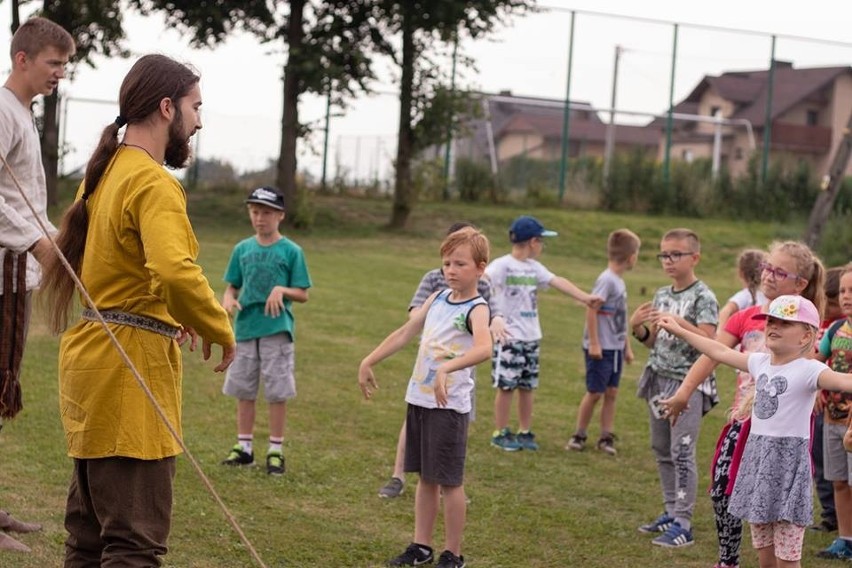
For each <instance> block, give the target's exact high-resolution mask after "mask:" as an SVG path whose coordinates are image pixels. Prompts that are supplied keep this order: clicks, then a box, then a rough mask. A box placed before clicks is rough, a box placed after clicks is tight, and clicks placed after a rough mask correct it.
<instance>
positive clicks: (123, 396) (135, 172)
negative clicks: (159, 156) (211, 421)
mask: <svg viewBox="0 0 852 568" xmlns="http://www.w3.org/2000/svg"><path fill="white" fill-rule="evenodd" d="M87 207H88V212H89V230H88V234H87V236H86V251H85V255H84V258H83V265H82V269H81V279H82V281H83V284H85V286H86V288H87V289H88V291H89V294H90V295H91V296H92V299H93V301H94V303H95V306H97V307H98V308H99V309H100V310H120V311H124V312H130V313H133V314H138V315H143V316H147V317H150V318H154V319H157V320H159V321H161V322H164V323H167V324H170V325H173V326H175V327H177V326H179V325H183V326H186V327H192V328H194V329H195V330H196V332H198V334H199V336H200V337H203V338H205V339H207V340H208V341H210V342H213V343H217V344H224V345H230V344H233V343H234V336H233V332H232V330H231V326H230V322H229V320H228V316H227V313H226V312H225V310H224V309H222V307H221V305H220V304H219V302H218V301H217V300H216V298H215V295H214V293H213V290H212V289H211V288H210V284H209V283H208V282H207V279H206V278H205V277H204V275H203V274H202V271H201V267H200V266H198V265H197V264H196V262H195V259H196V257H197V255H198V241H197V240H196V238H195V235H194V233H193V231H192V227H191V226H190V223H189V219H188V217H187V214H186V196H185V194H184V192H183V188H181V186H180V184H179V183H178V182H177V180H175V179H174V178H173V177H172V176H171V175H170V174H169V173H168V172H166V171H165V170H164V169H163V168H162V166H160V165H159V164H157V163H155V162H154V161H153V160H152V159H151V158H150V157H149V156H148V155H147V154H146V153H145V152H143V151H141V150H137V149H135V148H127V147H124V146H122V147H120V148H119V150H118V151H117V152H116V155H115V157H114V158H113V161H112V163H111V164H110V165H109V166H108V167H107V170H106V172H105V174H104V176H103V178H101V182H100V184H99V185H98V188H97V189H96V190H95V193H94V194H93V195H92V196H91V197H89V200H88V204H87ZM108 325H109V326H110V329H112V330H113V332H114V333H115V334H116V336H117V338H118V340H119V342H120V343H121V345H122V346H123V347H124V349H125V350H126V351H127V353H128V355H129V356H130V359H131V360H132V361H133V363H134V364H135V366H136V368H137V369H138V371H139V373H140V374H141V375H142V377H143V378H144V379H145V381H146V384H147V385H148V386H149V388H150V389H151V391H152V392H153V393H154V396H155V397H156V399H157V401H158V402H159V404H160V406H161V407H162V408H163V410H164V411H165V414H166V416H167V417H168V419H169V421H170V422H171V423H172V425H174V426H175V428H176V430H177V432H178V433H180V432H181V380H182V364H181V352H180V349H179V347H178V345H177V342H175V341H174V340H172V339H170V338H168V337H166V336H164V335H160V334H157V333H154V332H151V331H145V330H142V329H139V328H134V327H129V326H126V325H119V324H112V323H111V324H108ZM59 406H60V413H61V417H62V425H63V427H64V429H65V436H66V438H67V441H68V455H69V456H71V457H74V458H82V459H91V458H101V457H108V456H123V457H131V458H137V459H146V460H149V459H160V458H164V457H169V456H174V455H177V454H178V453H180V447H179V446H178V444H177V442H175V440H174V438H173V437H172V435H171V434H170V433H169V431H168V430H167V428H166V427H165V425H164V424H163V423H162V420H161V419H160V418H159V416H158V415H157V414H156V411H155V410H154V408H153V405H152V404H151V403H150V401H149V400H148V399H147V397H146V396H145V394H144V393H143V391H142V389H141V388H140V386H139V385H138V384H137V382H136V379H134V377H133V375H132V374H131V372H130V371H129V370H128V369H127V368H126V366H125V364H124V362H123V361H122V359H121V357H120V355H119V354H118V351H117V350H116V349H115V347H114V346H113V345H112V343H111V342H110V340H109V338H108V337H107V335H106V333H105V332H104V330H103V329H102V328H101V325H100V323H97V322H88V321H82V320H81V321H80V322H78V323H77V324H76V325H74V326H73V327H72V328H70V329H69V330H68V331H67V332H66V333H65V334H64V335H63V337H62V341H61V345H60V350H59Z"/></svg>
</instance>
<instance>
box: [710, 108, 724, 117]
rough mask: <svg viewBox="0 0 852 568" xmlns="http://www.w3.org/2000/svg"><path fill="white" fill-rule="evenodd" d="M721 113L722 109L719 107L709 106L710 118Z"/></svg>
mask: <svg viewBox="0 0 852 568" xmlns="http://www.w3.org/2000/svg"><path fill="white" fill-rule="evenodd" d="M721 111H722V107H720V106H711V107H710V116H716V113H717V112H721Z"/></svg>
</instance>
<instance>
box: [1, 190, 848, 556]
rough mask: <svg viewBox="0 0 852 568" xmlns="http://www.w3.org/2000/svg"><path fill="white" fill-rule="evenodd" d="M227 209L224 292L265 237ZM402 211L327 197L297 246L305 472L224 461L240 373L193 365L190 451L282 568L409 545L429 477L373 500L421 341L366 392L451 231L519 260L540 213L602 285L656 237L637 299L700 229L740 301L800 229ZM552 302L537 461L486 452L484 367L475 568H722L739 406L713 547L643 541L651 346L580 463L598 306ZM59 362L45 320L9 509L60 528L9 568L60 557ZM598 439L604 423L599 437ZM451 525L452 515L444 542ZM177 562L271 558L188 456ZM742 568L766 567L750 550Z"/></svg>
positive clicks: (708, 421) (433, 208)
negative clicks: (487, 240) (470, 229)
mask: <svg viewBox="0 0 852 568" xmlns="http://www.w3.org/2000/svg"><path fill="white" fill-rule="evenodd" d="M228 199H229V197H227V196H225V197H218V198H215V199H214V198H209V196H208V199H204V200H201V199H199V198H194V199H193V202H192V204H191V208H192V211H193V212H194V224H195V226H196V230H197V232H198V234H199V240H200V241H201V251H202V253H201V258H200V261H201V263H202V265H203V266H204V268H205V270H206V272H207V275H208V277H209V278H210V280H211V282H212V283H213V285H214V286H215V287H216V288H217V290H218V291H220V292H221V289H222V283H221V275H222V273H223V272H224V267H225V263H226V262H227V259H228V255H229V253H230V250H231V248H232V246H233V245H234V244H235V243H236V241H237V240H239V239H240V238H244V237H245V236H248V235H249V234H250V233H251V228H250V226H249V224H248V221H247V219H246V218H245V215H244V213H243V210H242V208H241V207H240V205H239V201H238V200H237V199H236V197H233V196H231V197H230V199H231V202H232V203H231V204H230V205H228V206H223V205H222V203H225V202H227V201H228ZM234 203H236V205H234ZM389 207H390V204H389V203H388V202H385V201H366V200H348V201H347V200H341V199H321V200H318V201H317V202H316V204H315V213H316V221H317V223H316V227H315V228H314V230H313V231H311V232H309V233H296V234H295V235H293V238H294V239H295V240H296V241H297V242H298V243H300V244H301V245H302V246H303V248H304V249H305V252H306V255H307V259H308V265H309V268H310V270H311V275H312V277H313V281H314V288H313V289H312V290H311V296H310V302H308V303H307V304H305V305H299V306H297V307H296V319H297V325H298V328H297V346H298V347H297V384H298V389H299V396H298V398H297V399H296V400H295V401H294V402H293V403H292V404H291V405H290V407H289V409H290V410H289V420H288V432H287V438H286V443H285V453H286V456H287V468H288V472H287V474H286V475H285V476H284V477H283V478H279V479H270V478H268V477H267V476H266V474H265V472H264V470H263V469H262V468H251V469H244V470H233V469H229V468H225V467H222V466H220V465H219V461H220V460H221V459H222V458H224V456H225V455H226V453H227V450H228V448H229V447H230V446H231V445H232V444H233V442H234V438H235V411H234V402H233V400H231V399H228V398H226V397H225V396H223V395H222V394H220V388H221V382H222V378H223V377H222V376H221V375H216V374H214V373H213V372H212V371H211V368H212V365H211V364H209V363H204V362H202V361H201V358H200V356H199V355H197V354H190V353H186V356H185V362H186V373H185V378H184V395H185V413H184V432H185V436H186V442H187V444H188V446H189V447H190V449H191V451H192V452H193V454H194V455H195V457H196V458H197V459H198V461H199V462H200V463H201V465H202V467H203V468H204V470H205V473H206V474H207V475H208V476H209V477H210V478H211V480H212V482H213V484H214V486H215V487H216V488H217V490H218V491H219V492H220V494H221V495H222V496H223V498H224V500H225V502H226V503H227V505H228V507H229V508H230V510H231V511H232V512H233V514H234V515H235V516H236V518H237V519H238V520H239V522H240V524H241V525H242V527H243V529H244V530H245V532H246V533H247V535H248V536H249V538H250V539H251V541H252V542H253V544H254V545H255V547H256V548H257V549H258V551H259V553H260V555H261V556H262V557H263V559H264V562H265V563H266V564H267V565H268V566H270V567H271V566H276V567H278V566H292V567H308V566H345V567H350V566H352V567H355V566H358V567H364V566H380V565H382V563H383V561H384V560H386V559H387V558H389V557H391V556H393V555H395V554H397V553H398V552H400V551H401V550H402V549H403V548H404V547H405V545H406V544H407V543H408V542H409V541H410V539H411V534H412V528H413V487H414V483H415V481H416V480H415V477H414V476H409V479H408V484H407V486H406V492H405V494H404V495H403V497H401V498H400V499H397V500H392V501H385V500H380V499H379V498H378V497H377V495H376V493H377V490H378V488H379V487H380V486H381V485H382V484H383V483H384V482H385V481H386V478H387V477H388V476H389V474H390V469H391V463H392V460H393V453H394V447H395V442H396V435H397V433H398V431H399V426H400V424H401V422H402V419H403V417H404V403H403V400H402V397H403V392H404V388H405V385H406V383H407V379H408V374H409V372H410V369H411V366H412V362H413V357H414V353H415V346H414V345H412V346H411V347H410V348H407V349H406V350H404V351H403V352H401V353H399V354H398V355H397V356H395V357H394V358H392V359H391V360H389V361H387V362H385V363H383V364H381V365H379V366H378V367H377V368H376V374H377V378H378V380H379V385H380V388H381V389H380V391H379V392H378V394H377V395H376V396H375V397H374V399H373V400H372V401H370V402H365V401H364V400H363V399H362V397H361V394H360V392H359V389H358V386H357V368H358V363H359V361H360V359H361V358H362V357H363V356H364V355H365V354H367V353H368V352H369V351H370V350H371V349H372V348H373V347H374V346H375V345H376V344H377V343H378V342H379V341H380V340H381V339H382V338H383V337H384V336H385V335H386V334H387V333H389V332H390V331H391V330H392V329H394V328H395V327H396V326H398V325H399V324H400V323H401V322H402V321H403V320H404V318H405V310H406V306H407V303H408V301H409V299H410V297H411V295H412V293H413V291H414V288H415V286H416V285H417V283H418V282H419V279H420V277H421V276H422V274H423V273H424V272H425V271H426V270H428V269H430V268H433V267H436V266H438V264H439V260H440V259H439V256H438V252H437V249H438V245H439V243H440V240H441V237H442V235H443V231H444V230H445V228H446V227H447V226H448V225H449V224H450V223H451V222H453V221H456V220H461V219H465V220H469V221H472V222H475V223H477V224H479V225H480V226H481V227H482V228H483V229H485V231H486V233H487V234H488V235H489V236H490V237H491V241H492V250H493V252H492V255H493V256H498V255H502V254H505V253H506V252H507V251H508V244H507V238H506V230H507V227H508V225H509V222H510V221H511V220H512V219H513V218H514V217H515V216H516V215H518V214H521V213H532V214H534V215H536V216H538V217H540V218H541V219H542V220H543V222H544V223H545V225H546V226H548V227H549V228H553V229H555V230H558V231H559V232H560V236H559V237H558V238H555V239H551V240H549V241H548V244H547V248H546V250H545V253H544V256H543V258H542V261H543V262H544V263H545V265H546V266H548V268H550V269H551V270H552V271H554V272H555V273H557V274H559V275H561V276H565V277H567V278H569V279H571V280H573V281H574V282H575V283H577V284H578V285H580V286H582V287H583V288H586V289H588V288H589V287H590V286H591V284H592V283H593V281H594V279H595V277H596V276H597V274H598V273H599V272H600V271H601V270H602V269H603V268H604V267H605V240H606V236H607V234H608V233H609V232H610V231H611V230H613V229H616V228H618V227H629V228H631V229H633V230H634V231H635V232H637V233H638V234H639V235H640V237H641V238H642V239H643V241H644V246H643V249H642V252H641V256H640V262H639V265H638V266H637V268H636V270H635V271H634V272H633V273H630V274H628V275H627V279H626V280H627V284H628V293H629V302H630V306H631V307H634V306H636V305H638V304H639V303H640V302H643V301H646V300H648V299H650V297H651V295H652V294H653V291H654V289H655V288H656V287H658V286H660V285H663V284H666V283H667V282H666V280H665V278H664V276H663V274H662V272H661V271H660V269H659V266H658V263H657V261H656V260H655V259H654V258H653V256H654V254H655V252H656V248H657V245H658V242H659V237H660V235H662V233H663V232H664V231H665V230H667V229H669V228H673V227H675V226H689V227H691V228H694V229H695V230H696V231H698V233H699V234H700V235H701V237H702V238H703V240H704V247H703V251H704V258H703V259H702V262H701V264H700V266H699V276H700V277H702V278H704V279H705V280H706V281H707V282H709V283H710V284H711V286H712V287H713V288H714V289H715V291H716V293H717V296H718V297H719V298H720V299H722V300H723V301H724V299H726V298H727V297H728V296H729V295H730V294H731V293H732V292H734V291H735V289H736V288H737V282H736V279H735V277H734V268H733V264H734V258H735V256H736V254H737V252H738V250H739V249H740V248H742V247H745V246H758V247H762V246H766V245H767V244H768V243H769V242H770V241H771V240H772V239H773V238H777V237H779V236H780V237H785V238H786V237H790V236H793V235H792V233H790V232H789V231H791V229H790V227H789V226H785V227H784V228H783V230H784V231H787V233H784V234H781V233H779V228H778V227H773V226H770V225H767V224H758V223H751V224H750V223H742V222H736V223H735V222H727V221H716V220H712V221H710V220H702V221H696V220H691V219H689V220H687V219H676V218H658V217H642V216H629V215H608V214H602V213H595V212H576V211H556V210H531V209H525V210H521V209H518V208H503V207H493V206H482V205H477V206H474V205H459V204H451V205H420V206H418V209H417V211H416V212H415V214H414V215H413V217H412V220H411V224H410V228H409V230H407V231H405V232H402V233H389V232H386V231H384V230H382V229H381V225H382V224H383V223H384V222H385V221H386V219H387V216H388V211H389ZM540 305H541V313H542V325H543V328H544V333H545V337H544V340H543V345H542V363H541V388H540V389H539V391H538V393H537V400H536V406H535V418H534V424H533V425H534V430H535V431H536V434H537V436H538V439H539V440H540V442H541V450H540V451H539V452H537V453H532V452H520V453H516V454H508V453H503V452H500V451H498V450H496V449H494V448H492V447H490V446H489V443H488V442H489V437H490V433H491V430H492V429H493V423H492V418H493V393H492V391H491V388H490V383H489V381H488V380H483V379H482V378H483V377H487V376H488V374H487V372H488V370H487V368H486V367H481V368H480V371H479V377H480V381H479V384H478V385H477V400H478V417H477V420H476V421H475V422H474V423H473V424H472V426H471V433H470V445H469V452H468V463H467V482H466V486H467V491H468V494H469V495H470V497H471V504H470V506H469V508H468V521H467V528H466V531H465V544H464V553H465V555H466V556H467V558H468V561H469V566H472V567H474V566H478V567H493V568H497V567H514V566H529V567H560V566H572V567H574V566H576V567H580V566H583V567H601V568H603V567H607V568H611V567H622V566H625V567H627V566H630V567H652V566H676V567H696V568H697V567H701V568H707V567H709V566H711V565H712V564H713V562H714V561H715V559H716V557H715V551H716V542H715V531H714V528H713V518H712V511H711V507H710V500H709V498H708V497H706V496H705V495H704V494H703V489H704V488H705V487H707V485H708V476H707V470H708V468H709V462H710V458H711V456H712V451H713V446H714V443H715V438H716V436H717V434H718V432H719V429H720V428H721V425H722V424H723V421H724V410H723V407H719V408H717V409H716V410H714V411H713V412H712V413H710V414H709V415H708V416H707V417H706V418H705V421H704V426H703V433H702V436H701V439H700V448H699V457H698V461H699V469H700V471H701V473H702V478H701V481H700V491H701V494H700V496H699V501H698V505H697V508H696V515H695V535H696V545H695V546H693V547H691V548H688V549H686V550H679V551H669V550H664V549H661V548H659V547H655V546H651V544H650V538H649V537H648V536H646V535H642V534H640V533H638V532H637V531H636V527H637V526H638V525H639V524H641V523H643V522H646V521H648V520H650V519H651V518H653V517H655V516H656V515H657V514H659V512H660V510H661V503H660V501H661V499H660V490H659V484H658V481H657V475H656V468H655V465H654V460H653V458H652V455H651V451H650V448H649V444H648V434H647V415H646V410H645V406H644V403H643V402H642V401H640V400H639V399H637V398H636V397H635V396H634V392H635V385H636V379H637V377H638V375H639V373H640V371H641V369H642V365H643V363H644V360H645V357H646V355H647V351H646V350H645V348H644V347H642V346H640V345H638V344H636V345H634V349H635V351H636V354H637V359H638V361H637V362H636V363H635V364H634V365H633V366H632V367H628V368H627V369H626V372H625V376H624V377H623V382H622V384H623V389H622V396H621V398H620V400H619V407H618V416H617V419H616V424H617V428H616V432H617V434H618V436H619V441H618V445H617V447H618V451H619V454H618V456H616V457H615V458H613V457H609V456H607V455H604V454H603V453H601V452H598V451H595V450H587V451H586V452H584V453H568V452H566V451H565V450H563V445H564V444H565V442H566V441H567V438H568V436H569V435H570V433H571V431H572V429H573V426H574V421H575V417H576V407H577V404H578V403H579V400H580V397H581V396H582V393H583V392H584V381H583V375H582V357H581V350H580V339H581V336H582V321H583V309H582V308H581V307H579V306H578V305H576V304H575V303H574V302H573V301H570V300H569V299H568V298H566V297H565V296H562V295H560V294H558V293H556V292H548V293H545V294H542V296H541V304H540ZM56 351H57V339H56V338H55V337H52V336H50V335H49V334H48V333H47V331H46V329H45V327H44V325H43V324H42V323H41V321H40V316H38V315H37V317H36V321H35V322H34V324H33V326H32V329H31V331H30V342H29V344H28V347H27V353H26V358H25V362H24V373H23V383H24V402H25V410H24V411H23V412H22V414H21V415H20V416H19V417H18V418H17V419H16V420H15V421H13V422H11V423H8V424H6V425H5V427H4V428H3V432H2V434H0V451H2V455H3V456H4V457H3V459H2V465H1V466H0V504H2V506H3V508H5V509H8V510H9V511H12V512H14V513H15V514H17V515H19V516H20V517H21V518H25V519H29V520H38V521H41V522H43V523H44V524H45V531H44V532H43V533H40V534H34V535H24V536H23V537H22V538H21V540H23V541H24V542H26V543H27V544H28V545H30V546H31V547H32V548H33V553H32V554H31V555H26V556H25V555H14V556H13V555H3V556H0V566H2V567H6V566H9V567H12V566H14V567H24V568H26V567H38V568H43V567H48V566H59V565H61V559H62V553H63V544H62V543H63V540H64V537H65V533H64V529H63V525H62V518H63V510H64V497H65V493H66V487H67V482H68V479H69V475H70V470H71V464H70V460H69V459H68V458H67V457H66V455H65V442H64V438H63V435H62V430H61V426H60V422H59V417H58V413H57V407H58V405H57V389H56V381H57V378H56V376H57V375H56ZM731 377H732V375H731V374H730V373H729V372H727V371H725V372H723V373H722V376H721V391H722V393H723V399H724V403H728V402H729V401H730V398H731V395H732V393H733V385H732V379H731ZM724 403H723V405H722V406H724ZM259 410H260V412H259V423H258V425H257V429H256V437H255V440H256V443H257V445H258V446H259V447H260V451H261V452H263V448H264V447H265V435H266V432H267V430H266V417H265V413H264V408H263V406H262V405H261V406H260V408H259ZM595 420H597V416H596V418H595ZM513 425H516V419H515V414H514V411H513ZM597 433H598V429H597V423H596V422H595V423H593V426H592V429H591V432H590V435H591V436H595V435H597ZM442 530H443V526H442V524H441V523H440V522H439V525H438V531H439V533H438V537H437V540H436V546H437V547H440V546H441V544H442V537H441V535H440V531H442ZM829 541H830V537H828V536H827V535H822V534H814V533H810V532H809V533H808V535H807V537H806V542H805V547H806V551H805V562H804V563H805V564H806V565H808V566H831V565H832V563H831V562H820V561H817V560H816V559H814V558H813V555H814V553H815V552H816V551H817V550H818V549H819V548H820V547H824V546H825V545H827V544H828V542H829ZM166 565H167V566H175V567H190V566H191V567H199V568H200V567H220V566H221V567H225V566H227V567H242V566H246V567H248V566H253V565H254V564H253V562H252V560H251V558H250V557H249V555H248V554H247V552H246V550H245V549H244V547H243V546H242V544H241V543H240V542H239V540H238V538H237V537H236V535H235V534H234V532H233V531H232V530H231V529H230V527H229V526H228V525H227V523H226V521H225V519H224V517H223V515H222V513H221V512H220V511H219V509H218V508H217V507H216V505H215V504H214V502H213V500H212V499H211V498H210V496H209V495H208V494H207V493H206V490H205V489H204V487H203V485H202V484H201V483H200V481H199V480H198V478H197V477H196V475H195V474H194V472H193V471H192V470H191V468H190V467H189V464H188V462H187V460H185V459H180V460H179V468H178V476H177V482H176V492H175V508H174V522H173V529H172V534H171V540H170V552H169V554H168V556H167V557H166ZM742 565H743V566H757V559H756V555H755V554H754V552H753V551H752V550H751V549H750V548H749V545H748V543H746V544H745V550H744V560H743V564H742Z"/></svg>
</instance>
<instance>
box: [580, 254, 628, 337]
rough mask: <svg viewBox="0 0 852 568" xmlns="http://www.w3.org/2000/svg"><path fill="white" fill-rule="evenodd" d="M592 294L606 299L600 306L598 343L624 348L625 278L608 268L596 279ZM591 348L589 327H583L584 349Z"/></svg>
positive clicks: (625, 325) (625, 332) (625, 334)
mask: <svg viewBox="0 0 852 568" xmlns="http://www.w3.org/2000/svg"><path fill="white" fill-rule="evenodd" d="M592 294H595V295H597V296H600V297H601V298H603V299H604V303H603V305H602V306H601V307H600V308H598V314H597V319H598V343H600V346H601V349H607V350H619V351H620V350H623V349H624V340H625V338H626V337H627V287H626V286H625V285H624V280H622V279H621V277H620V276H619V275H617V274H616V273H614V272H613V271H612V270H610V269H609V268H607V269H606V270H604V271H603V272H601V274H600V276H598V279H597V280H595V286H594V287H593V288H592ZM588 348H589V328H588V326H586V327H585V329H583V349H588Z"/></svg>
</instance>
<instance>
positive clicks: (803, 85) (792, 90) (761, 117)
mask: <svg viewBox="0 0 852 568" xmlns="http://www.w3.org/2000/svg"><path fill="white" fill-rule="evenodd" d="M850 72H852V67H849V66H842V67H812V68H808V69H796V68H794V67H792V66H791V65H789V64H784V63H783V62H780V64H779V62H776V68H775V77H774V83H773V89H772V119H773V120H774V119H775V118H777V117H778V116H779V115H781V114H783V113H785V112H786V111H787V110H789V109H790V108H791V107H793V106H794V105H796V104H797V103H799V102H801V101H802V100H804V99H806V98H807V97H808V96H810V95H812V94H814V93H816V92H819V91H820V90H821V89H823V88H825V87H827V86H828V85H830V84H831V83H832V82H834V81H835V80H836V79H837V77H838V76H839V75H842V74H843V73H850ZM768 85H769V71H768V70H766V69H764V70H760V71H736V72H729V73H724V74H722V75H719V76H718V77H714V76H709V75H708V76H706V77H704V79H702V80H701V82H700V83H698V85H697V86H696V87H695V88H694V89H693V90H692V92H691V93H690V94H689V95H688V96H687V97H686V98H685V99H684V100H683V102H682V103H681V104H686V103H697V102H698V101H699V100H700V99H701V96H702V95H703V94H704V92H705V91H706V90H707V89H708V88H711V87H712V88H713V89H714V90H715V91H716V92H717V93H718V94H719V96H721V97H722V98H724V99H727V100H729V101H731V102H734V103H737V105H738V106H739V107H740V108H739V109H738V110H737V111H736V112H735V113H734V114H733V115H732V116H731V117H730V118H744V119H746V120H749V121H750V122H751V123H752V125H754V126H756V127H759V126H763V124H764V122H765V118H766V102H767V99H768V96H769V89H768ZM678 107H680V105H678ZM678 107H675V108H676V110H677V109H678Z"/></svg>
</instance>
